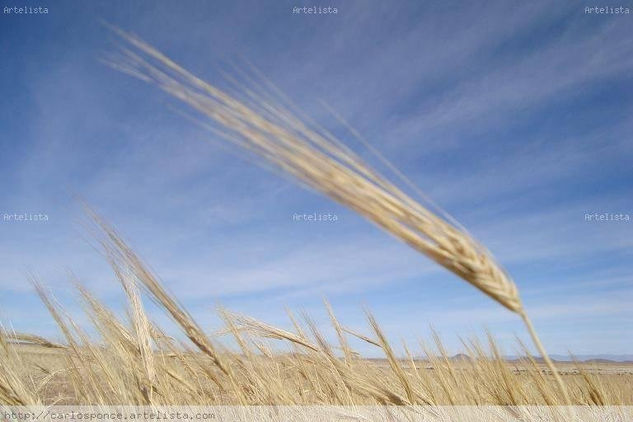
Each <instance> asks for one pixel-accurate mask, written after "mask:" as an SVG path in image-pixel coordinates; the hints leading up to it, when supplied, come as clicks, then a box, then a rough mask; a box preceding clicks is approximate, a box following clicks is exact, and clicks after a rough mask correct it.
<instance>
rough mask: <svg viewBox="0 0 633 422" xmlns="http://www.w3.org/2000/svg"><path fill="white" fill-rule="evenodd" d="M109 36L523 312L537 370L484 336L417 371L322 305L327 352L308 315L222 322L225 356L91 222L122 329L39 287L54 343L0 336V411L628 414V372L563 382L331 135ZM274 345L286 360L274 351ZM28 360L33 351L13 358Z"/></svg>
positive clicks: (488, 269) (129, 57) (439, 220)
mask: <svg viewBox="0 0 633 422" xmlns="http://www.w3.org/2000/svg"><path fill="white" fill-rule="evenodd" d="M117 32H118V33H119V34H120V35H122V37H123V38H124V39H125V40H126V41H127V42H128V44H129V47H130V48H131V49H127V48H124V49H122V56H121V57H119V58H116V59H115V60H114V61H113V62H111V64H112V65H113V66H115V67H117V68H118V69H119V70H122V71H124V72H127V73H130V74H132V75H134V76H136V77H138V78H140V79H142V80H145V81H147V82H151V83H155V84H157V85H158V86H159V87H160V88H161V89H163V90H165V91H166V92H168V93H169V94H171V95H173V96H175V97H176V98H178V99H180V100H182V101H183V102H185V103H186V104H188V105H190V106H191V107H193V108H194V109H195V110H197V111H198V112H200V113H201V114H202V115H203V116H205V117H207V118H209V119H211V121H212V122H214V124H215V126H209V128H210V129H211V130H213V131H214V132H216V133H220V134H221V135H222V136H223V137H225V138H226V139H229V140H230V141H232V142H234V143H235V144H237V145H239V146H240V147H243V148H244V150H246V151H250V152H252V153H254V154H256V155H257V156H259V157H260V158H263V159H264V161H266V162H268V163H270V164H273V165H275V166H276V167H277V168H279V169H281V170H282V171H284V172H286V173H287V174H290V175H292V176H294V178H295V179H296V180H297V181H299V182H300V183H302V184H304V185H307V186H309V187H311V188H313V189H315V190H317V191H319V192H322V193H323V194H325V195H327V196H328V197H330V198H331V199H333V200H335V201H337V202H338V203H340V204H342V205H345V206H347V207H349V208H350V209H352V210H354V211H356V212H358V213H359V214H360V215H362V216H364V217H365V218H367V219H368V220H370V221H371V222H373V223H374V224H376V225H377V226H379V227H381V228H382V229H384V230H385V231H387V232H388V233H390V234H392V235H393V236H395V237H396V238H398V239H400V240H402V241H404V242H405V243H407V244H408V245H410V246H411V247H413V248H415V249H416V250H418V251H420V252H421V253H423V254H424V255H426V256H427V257H429V258H431V259H432V260H434V261H435V262H437V263H438V264H440V265H442V266H443V267H445V268H446V269H448V270H450V271H451V272H453V273H455V274H456V275H458V276H459V277H461V278H462V279H463V280H465V281H467V282H468V283H470V284H472V285H473V286H474V287H476V288H477V289H479V290H480V291H481V292H483V293H485V294H486V295H488V296H490V297H491V298H492V299H494V300H495V301H497V302H498V303H499V304H501V305H503V306H504V307H505V308H507V309H508V310H510V311H512V312H513V313H515V314H518V315H520V316H521V317H522V318H523V320H524V321H525V323H526V326H527V327H528V329H529V331H530V334H531V335H532V337H533V340H534V342H535V344H536V346H537V348H538V349H539V351H540V353H541V354H542V355H543V357H544V358H545V368H544V367H543V365H542V364H541V363H539V362H537V361H536V360H535V359H533V358H531V357H528V358H526V359H525V360H523V361H521V362H518V363H509V362H506V361H504V360H503V359H502V358H501V354H500V352H499V351H498V350H497V347H496V345H495V343H494V341H493V340H492V337H491V338H490V339H489V340H488V342H487V345H486V346H485V347H484V346H482V345H481V344H480V343H479V342H477V341H472V342H470V343H467V344H465V345H464V346H465V349H466V351H467V352H468V355H469V359H466V360H461V361H453V360H451V359H450V358H449V356H448V355H447V353H446V352H445V350H444V348H443V347H442V344H441V341H440V340H439V338H437V337H436V338H435V339H434V342H435V346H436V347H435V350H434V351H430V350H429V349H428V348H427V347H426V346H425V345H421V347H420V351H419V352H421V354H422V355H423V356H424V357H423V358H416V357H415V355H414V353H415V352H412V350H414V349H411V348H409V347H408V346H406V345H405V356H398V355H397V354H396V352H395V351H394V348H393V347H392V346H391V345H390V343H389V341H388V340H387V336H386V335H385V334H384V333H383V331H382V330H381V328H380V326H379V324H378V322H377V321H376V320H375V318H374V317H373V316H372V315H371V314H370V313H368V314H367V319H368V327H369V330H368V333H357V332H355V331H353V330H351V329H349V328H347V327H345V326H344V325H343V324H341V323H340V322H339V321H338V320H337V319H336V317H335V315H334V311H333V310H332V308H331V307H330V306H329V305H328V304H326V307H327V310H328V313H329V315H330V319H331V322H332V327H333V331H334V333H335V334H336V337H337V339H338V344H336V345H334V344H330V343H329V342H328V341H327V340H326V336H324V334H323V333H322V332H321V331H320V330H319V329H318V328H317V326H316V325H315V324H314V323H313V322H312V321H311V320H310V319H309V318H308V317H304V318H303V321H302V322H299V321H298V320H297V319H296V318H294V316H292V314H290V315H289V316H290V319H291V322H292V325H293V327H294V330H292V331H290V330H287V329H281V328H277V327H274V326H271V325H269V324H266V323H264V322H262V321H258V320H254V319H252V318H249V317H246V316H242V315H235V314H233V313H231V312H230V311H228V310H224V309H220V310H219V311H218V312H219V314H220V316H221V318H222V320H223V321H224V323H225V327H224V328H223V329H222V330H221V331H220V333H221V334H224V335H229V336H231V337H232V338H233V341H234V343H235V344H236V345H237V348H238V349H237V350H229V349H228V348H227V347H226V346H225V344H226V343H225V342H222V341H219V339H218V338H217V336H211V335H209V334H208V333H206V332H205V331H204V330H203V329H202V328H201V327H200V325H199V324H197V323H196V321H195V320H194V318H193V317H192V316H191V315H190V314H189V313H188V312H187V311H186V310H185V309H184V307H182V306H181V305H180V304H179V303H178V302H177V301H176V300H175V298H174V297H173V296H172V295H170V294H168V293H167V291H166V290H165V289H164V288H163V286H162V285H161V283H160V282H159V280H158V278H157V277H156V276H155V275H154V274H152V273H151V271H149V270H148V269H147V267H146V266H145V265H144V264H143V263H142V261H141V260H140V259H139V258H138V256H137V255H136V254H135V253H134V252H133V251H132V249H130V248H129V247H128V246H127V245H126V244H125V243H124V242H123V240H122V239H121V237H120V236H119V235H118V234H117V233H116V232H115V231H114V229H113V228H111V227H110V226H109V225H107V224H106V223H105V222H104V221H103V220H101V219H100V218H99V217H98V216H96V215H95V214H94V213H92V217H93V219H94V221H95V222H96V224H97V227H98V230H97V233H98V234H97V236H98V239H99V242H100V244H101V246H102V248H103V251H104V254H105V256H106V258H107V259H108V261H109V263H110V265H111V267H112V269H113V272H114V274H115V276H116V278H117V279H118V281H119V283H120V284H121V286H122V288H123V291H124V293H125V295H126V297H127V299H128V312H127V318H126V319H121V318H120V317H119V316H117V315H116V314H115V313H114V312H112V311H111V310H109V309H108V308H107V307H106V306H105V305H104V304H103V303H101V302H100V301H99V300H98V299H96V298H95V297H94V296H93V295H92V294H91V293H90V292H89V291H88V290H87V289H86V288H85V287H83V286H82V285H81V284H79V283H76V285H77V288H78V289H79V292H80V294H81V298H82V300H83V302H84V309H85V311H86V313H87V315H88V316H89V318H90V321H91V322H92V325H93V327H92V329H94V331H96V333H97V335H96V336H95V335H92V334H91V335H89V334H87V332H86V331H84V329H82V328H81V327H79V326H77V324H75V323H74V321H73V320H72V319H71V318H69V317H68V316H67V315H66V314H65V312H64V311H63V310H62V309H60V307H59V305H58V304H56V302H55V301H54V300H53V298H52V297H51V295H50V294H49V293H48V292H47V291H46V290H45V289H43V288H42V287H41V286H40V285H39V284H37V281H35V280H34V284H35V286H36V290H37V292H38V294H39V296H40V297H41V299H42V300H43V302H44V304H45V305H46V307H47V308H48V310H49V312H50V314H51V316H52V318H53V319H54V321H55V322H56V323H57V325H58V326H59V328H60V331H61V333H62V334H63V336H64V341H62V342H52V341H48V340H46V339H42V338H40V337H37V336H29V335H25V334H17V333H12V332H8V331H2V332H0V403H2V404H16V405H19V404H42V403H57V404H62V403H67V404H93V405H94V404H149V405H170V404H174V405H183V404H222V405H226V404H242V405H263V404H281V405H295V404H302V405H303V404H319V405H320V404H332V405H359V404H387V405H461V404H471V405H485V404H491V405H526V404H546V405H558V404H569V403H574V404H581V405H606V404H633V394H632V391H633V388H631V386H632V385H631V383H632V376H631V374H630V373H618V374H606V373H600V372H595V371H589V370H587V369H585V368H582V366H581V365H573V366H571V367H570V368H571V369H568V371H567V372H565V373H563V376H562V377H561V375H560V374H559V373H558V371H557V370H556V368H555V367H554V366H553V364H552V362H551V361H550V360H549V358H548V357H547V354H546V353H544V350H543V347H542V345H541V344H540V341H539V340H538V337H537V336H536V333H535V331H534V329H533V327H532V326H531V323H530V321H529V319H528V318H527V314H526V312H525V310H524V308H523V306H522V304H521V300H520V297H519V294H518V291H517V288H516V286H515V284H514V282H513V281H512V280H511V278H510V277H509V276H508V274H507V273H506V272H505V271H504V270H503V269H502V268H501V267H500V266H499V265H498V264H497V263H496V261H495V260H494V259H493V257H492V255H491V254H490V253H489V252H488V251H487V250H486V248H485V247H483V246H482V245H481V244H479V243H478V242H477V241H476V240H475V239H474V238H473V237H472V236H470V235H469V234H468V233H467V231H466V230H464V229H463V228H461V227H460V226H459V224H457V223H456V222H455V221H454V220H452V219H451V218H450V217H449V216H447V215H446V214H443V213H441V212H439V213H434V212H432V211H430V209H429V208H428V207H425V206H423V205H421V204H420V203H419V202H416V201H415V200H414V199H412V198H411V197H410V196H408V195H407V194H406V193H405V192H404V191H403V190H401V189H399V188H398V187H397V186H396V185H394V184H393V183H391V182H389V181H388V180H387V179H386V178H384V177H383V176H381V175H380V174H378V173H377V172H375V171H374V170H373V169H371V168H370V167H369V166H368V165H366V164H365V163H364V162H363V161H362V160H361V159H360V158H359V157H358V156H357V155H356V154H354V153H353V152H352V151H350V150H349V149H347V148H346V147H345V146H343V145H342V144H341V143H340V142H339V141H338V140H337V139H336V138H334V137H333V136H332V135H331V134H330V133H328V132H327V131H326V130H324V129H322V128H319V127H318V126H316V125H314V124H310V123H306V122H307V120H305V119H302V118H300V117H298V116H296V115H295V114H293V113H292V112H290V111H289V110H288V109H287V108H285V107H284V106H282V105H280V104H281V103H279V102H276V101H274V100H273V99H272V98H273V96H271V95H270V94H269V93H266V92H262V91H259V90H257V89H256V90H253V89H249V88H245V87H242V90H241V95H242V96H243V97H244V99H243V100H242V101H239V100H238V99H236V98H235V97H233V96H231V95H229V94H227V93H225V92H224V91H222V90H220V89H218V88H216V87H214V86H211V85H209V84H207V83H205V82H203V81H202V80H200V79H198V78H196V77H195V76H193V75H192V74H190V73H189V72H187V71H186V70H185V69H183V68H181V67H180V66H178V65H177V64H175V63H173V62H172V61H171V60H170V59H168V58H167V57H165V56H164V55H163V54H161V53H160V52H158V51H157V50H155V49H154V48H152V47H151V46H149V45H147V44H145V43H143V42H142V41H140V40H139V39H137V38H134V37H132V36H130V35H128V34H125V33H122V32H120V31H117ZM205 124H206V123H205ZM141 289H142V292H141ZM142 293H144V294H145V295H147V296H148V297H149V298H151V299H152V300H153V301H155V302H156V303H157V304H158V305H159V306H160V307H161V308H162V309H163V310H164V311H165V312H166V313H167V314H168V315H169V316H170V317H171V318H172V319H173V321H174V322H175V323H176V324H177V325H178V326H179V327H180V328H181V329H182V332H183V334H184V337H185V338H187V339H188V341H186V342H184V341H183V342H180V341H178V340H176V339H174V338H172V337H169V336H167V335H166V334H165V333H164V332H163V330H162V328H161V327H159V326H157V325H156V324H155V323H153V322H152V321H151V319H150V318H149V317H148V315H147V313H146V312H145V310H144V308H143V303H142V301H141V295H142ZM349 335H351V336H354V337H357V338H358V339H360V340H362V341H365V342H367V343H368V344H370V345H371V346H372V347H375V348H376V349H377V350H380V351H381V352H382V353H383V355H384V357H385V358H384V359H383V360H380V361H376V360H368V359H363V358H361V357H360V355H359V353H357V352H356V351H355V350H353V349H352V347H351V346H350V342H349V341H348V336H349ZM273 341H274V342H282V343H284V344H286V347H287V349H286V350H285V351H284V352H280V350H279V349H277V348H276V347H274V346H273V345H272V342H273ZM25 343H29V344H31V346H26V345H25ZM27 347H29V348H30V349H29V350H30V351H29V352H28V353H24V350H25V348H27Z"/></svg>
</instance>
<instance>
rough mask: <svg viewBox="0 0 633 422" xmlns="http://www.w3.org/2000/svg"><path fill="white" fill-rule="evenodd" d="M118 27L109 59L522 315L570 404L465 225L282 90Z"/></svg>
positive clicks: (504, 277) (506, 283)
mask: <svg viewBox="0 0 633 422" xmlns="http://www.w3.org/2000/svg"><path fill="white" fill-rule="evenodd" d="M112 29H113V31H114V32H115V33H117V34H118V35H119V36H121V37H122V39H123V40H124V41H125V42H126V44H127V47H125V48H121V50H120V54H119V55H117V56H115V57H114V58H111V59H108V60H107V61H106V62H107V64H109V65H111V66H112V67H114V68H115V69H117V70H120V71H122V72H125V73H128V74H130V75H132V76H135V77H137V78H139V79H141V80H143V81H145V82H148V83H152V84H155V85H157V86H158V87H160V88H161V89H162V90H164V91H165V92H167V93H169V94H170V95H172V96H174V97H176V98H178V99H179V100H181V101H183V102H184V103H186V104H188V105H189V106H191V107H192V108H193V109H194V110H196V111H197V112H199V113H200V114H202V115H203V116H204V117H206V118H208V119H210V122H209V123H205V124H206V125H207V127H208V128H210V129H211V130H212V131H213V132H214V133H218V134H220V135H222V137H224V138H225V139H227V140H229V141H231V142H233V143H234V144H236V145H238V146H240V147H242V148H244V149H245V150H247V151H249V152H251V153H254V154H256V155H257V156H259V157H261V158H264V159H265V160H266V161H267V162H268V163H270V164H273V165H274V166H276V167H277V168H278V169H281V170H282V171H284V172H286V173H288V174H290V175H292V176H294V178H296V180H298V181H300V182H301V183H302V184H305V185H307V186H308V187H311V188H313V189H315V190H317V191H320V192H322V193H323V194H325V195H327V196H328V197H330V198H331V199H333V200H334V201H336V202H338V203H339V204H342V205H344V206H346V207H348V208H350V209H352V210H354V211H356V212H357V213H359V214H360V215H362V216H364V217H365V218H367V219H368V220H370V221H372V222H373V223H375V224H376V225H378V226H379V227H381V228H382V229H384V230H385V231H387V232H388V233H390V234H392V235H393V236H395V237H396V238H398V239H401V240H402V241H404V242H405V243H407V244H408V245H409V246H411V247H412V248H414V249H416V250H418V251H420V252H422V253H423V254H425V255H426V256H427V257H429V258H431V259H432V260H434V261H435V262H437V263H438V264H440V265H442V266H443V267H445V268H447V269H448V270H450V271H452V272H453V273H455V274H457V275H458V276H459V277H461V278H462V279H464V280H465V281H467V282H468V283H470V284H472V285H473V286H475V287H476V288H477V289H479V290H480V291H482V292H483V293H485V294H487V295H488V296H490V297H491V298H493V299H494V300H496V301H497V302H498V303H500V304H501V305H503V306H504V307H506V308H507V309H509V310H510V311H512V312H514V313H516V314H518V315H520V316H521V318H522V319H523V321H524V322H525V325H526V327H527V329H528V331H529V332H530V335H531V336H532V339H533V341H534V343H535V345H536V347H537V349H538V350H539V352H540V353H541V355H542V356H543V358H544V359H545V361H546V363H547V365H548V366H549V368H550V370H551V371H552V373H553V375H554V376H555V377H556V381H557V382H558V384H559V386H560V389H561V392H562V393H563V395H564V397H565V399H566V401H567V403H570V402H569V397H568V394H567V391H566V388H565V386H564V384H563V382H562V380H561V379H560V376H559V374H558V371H557V370H556V368H555V367H554V364H553V363H552V361H551V360H550V359H549V357H548V355H547V353H546V352H545V350H544V348H543V345H542V344H541V342H540V340H539V338H538V336H537V334H536V332H535V330H534V327H533V326H532V323H531V322H530V320H529V318H528V316H527V314H526V312H525V310H524V308H523V305H522V303H521V299H520V298H519V293H518V290H517V288H516V285H515V284H514V282H513V281H512V280H511V278H510V277H509V275H508V274H507V273H506V272H505V271H504V270H503V269H502V268H501V267H500V266H499V265H498V264H497V263H496V261H495V259H494V258H493V257H492V255H491V254H490V252H489V251H488V250H487V249H486V248H485V247H483V246H482V245H481V244H480V243H478V242H477V241H476V240H475V239H474V238H472V237H471V236H470V235H469V234H468V233H467V232H466V230H464V229H463V228H460V226H459V225H458V224H457V223H456V222H454V221H451V220H450V219H448V218H446V214H444V217H440V216H438V215H437V214H435V213H433V212H432V211H430V210H429V209H428V208H427V207H425V206H423V205H422V204H420V203H419V202H417V201H415V200H414V199H412V198H411V197H410V196H409V195H407V194H406V193H405V192H404V191H403V190H401V189H400V188H398V187H397V186H396V185H395V184H393V183H392V182H390V181H389V180H387V179H386V178H385V177H383V176H382V175H380V174H379V173H377V172H376V171H375V170H374V169H372V168H371V167H370V166H368V165H367V164H366V163H365V162H364V161H363V160H361V159H360V157H359V156H358V155H356V154H355V153H353V152H352V151H351V150H350V149H348V148H347V147H345V146H344V145H343V144H342V143H341V142H340V141H338V140H337V139H336V138H335V137H334V136H332V135H331V134H330V133H329V132H327V131H325V130H323V129H322V128H320V127H318V126H317V125H315V124H314V123H311V122H310V121H309V120H308V119H306V118H305V117H302V116H301V115H300V114H298V113H293V112H292V111H290V110H289V108H288V107H292V104H291V103H288V101H286V100H283V98H281V97H280V95H279V93H278V92H271V91H270V89H269V90H268V91H264V92H263V91H262V90H259V89H258V88H257V87H255V88H248V87H245V86H239V85H238V86H237V88H238V89H239V95H240V96H241V97H242V98H243V99H242V100H240V99H238V98H236V97H235V96H233V95H230V94H229V93H228V92H226V91H224V90H222V89H219V88H218V87H216V86H213V85H210V84H208V83H207V82H204V81H203V80H201V79H199V78H198V77H196V76H194V75H193V74H191V73H190V72H188V71H187V70H185V69H184V68H182V67H180V66H179V65H178V64H176V63H174V62H173V61H172V60H171V59H169V58H168V57H167V56H165V55H164V54H162V53H161V52H159V51H158V50H156V49H155V48H153V47H152V46H150V45H148V44H147V43H145V42H143V41H142V40H140V39H139V38H137V37H135V36H134V35H131V34H128V33H126V32H123V31H121V30H120V29H117V28H112ZM264 82H266V81H265V80H264ZM282 100H283V101H282ZM284 103H285V104H286V105H284ZM211 124H212V125H211Z"/></svg>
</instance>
